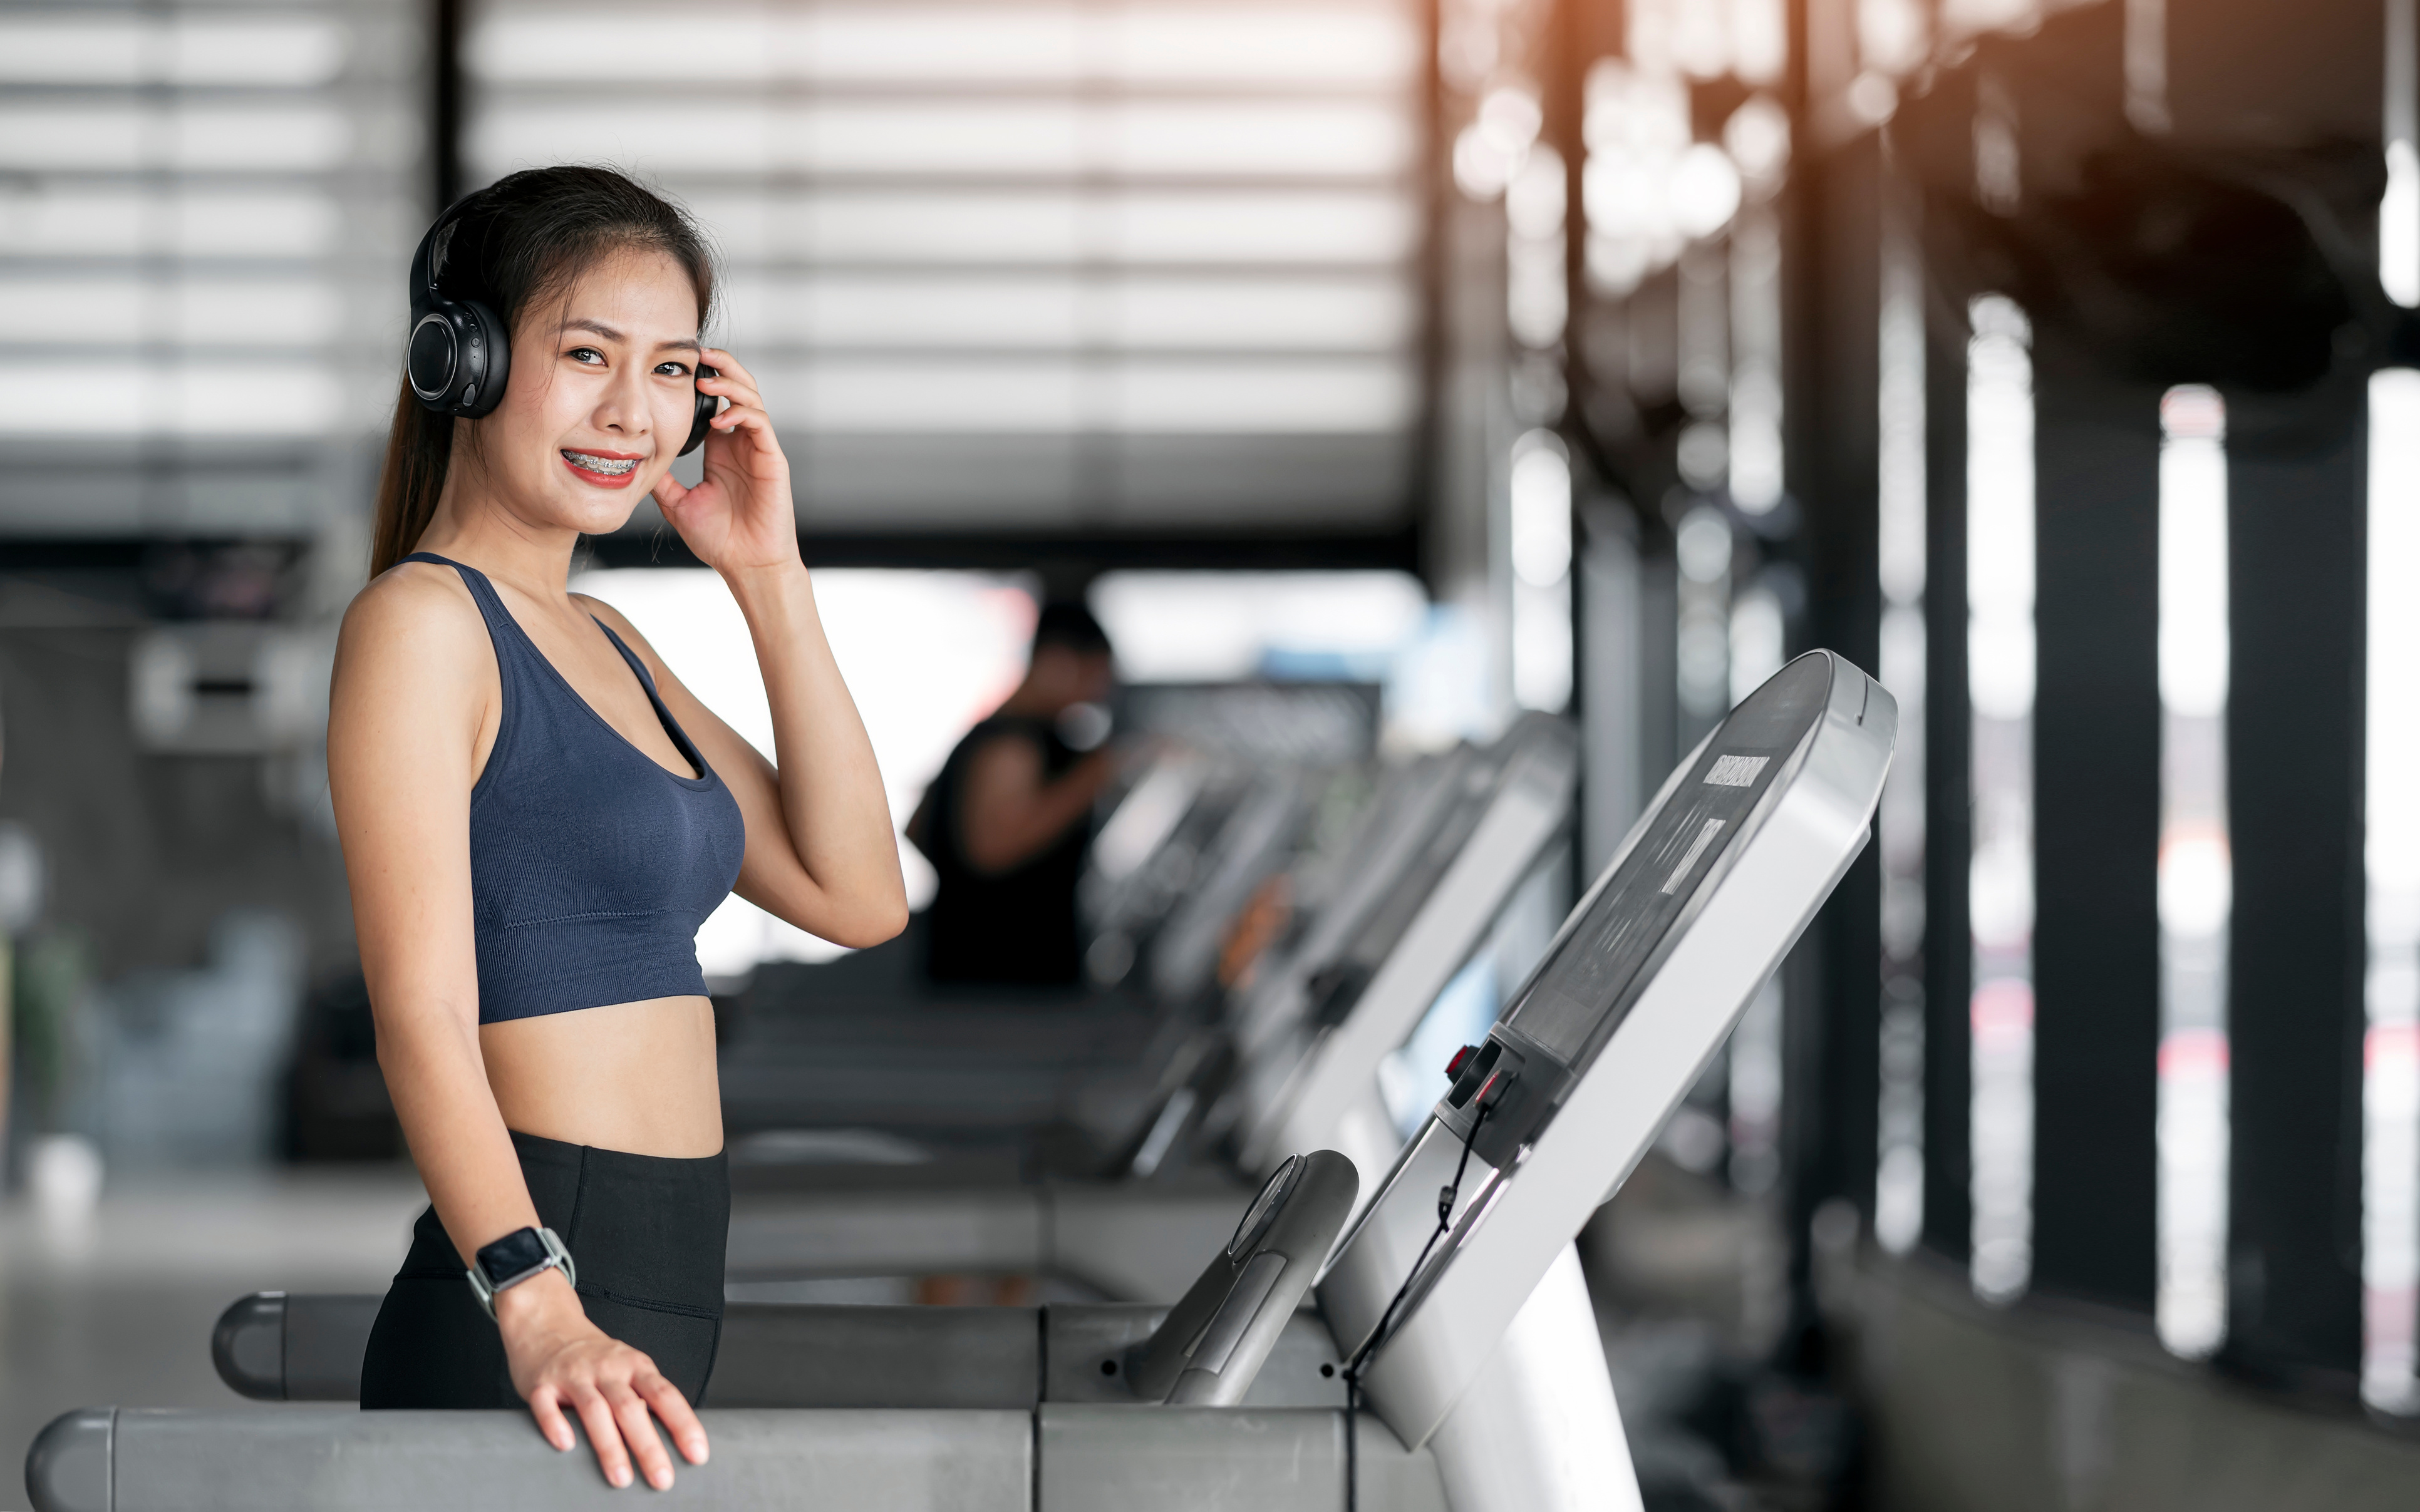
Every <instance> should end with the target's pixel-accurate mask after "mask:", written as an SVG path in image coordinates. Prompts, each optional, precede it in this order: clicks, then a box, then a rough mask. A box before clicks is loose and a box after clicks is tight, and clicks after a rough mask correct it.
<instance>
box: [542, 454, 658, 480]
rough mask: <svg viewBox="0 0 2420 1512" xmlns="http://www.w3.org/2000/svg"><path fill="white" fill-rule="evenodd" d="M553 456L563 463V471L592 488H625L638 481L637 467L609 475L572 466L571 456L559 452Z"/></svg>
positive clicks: (617, 459)
mask: <svg viewBox="0 0 2420 1512" xmlns="http://www.w3.org/2000/svg"><path fill="white" fill-rule="evenodd" d="M585 455H590V456H602V455H605V454H603V453H601V452H590V453H587V454H585ZM555 456H556V458H557V460H559V461H561V462H562V463H563V471H566V472H568V473H570V474H571V475H572V476H573V477H575V478H578V479H579V480H580V481H581V482H582V483H584V484H586V485H588V486H590V487H592V488H627V487H628V486H630V485H632V484H633V483H636V482H638V481H639V470H638V469H637V468H632V469H631V470H630V471H628V472H625V473H623V474H621V475H620V476H619V477H611V476H608V475H607V474H605V473H602V472H591V471H588V470H587V469H586V468H583V467H574V466H573V465H572V462H571V458H569V457H567V456H565V455H563V454H562V453H560V452H558V453H556V454H555ZM613 460H614V461H617V462H618V461H622V460H624V459H623V458H621V457H614V458H613Z"/></svg>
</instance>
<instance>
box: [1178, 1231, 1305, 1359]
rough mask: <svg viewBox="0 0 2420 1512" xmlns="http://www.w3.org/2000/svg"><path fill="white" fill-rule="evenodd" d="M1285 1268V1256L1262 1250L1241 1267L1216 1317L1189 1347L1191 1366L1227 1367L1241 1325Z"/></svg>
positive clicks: (1241, 1331)
mask: <svg viewBox="0 0 2420 1512" xmlns="http://www.w3.org/2000/svg"><path fill="white" fill-rule="evenodd" d="M1285 1268H1286V1259H1285V1257H1284V1256H1282V1255H1272V1254H1269V1253H1268V1252H1267V1251H1265V1250H1264V1251H1262V1252H1261V1253H1260V1254H1258V1255H1255V1256H1253V1257H1252V1263H1251V1264H1249V1265H1247V1266H1245V1267H1244V1273H1243V1274H1242V1275H1240V1276H1238V1277H1236V1278H1235V1288H1234V1289H1233V1291H1230V1292H1228V1293H1227V1301H1226V1303H1225V1304H1224V1305H1222V1306H1221V1307H1219V1309H1218V1317H1216V1318H1213V1319H1210V1328H1209V1331H1208V1332H1207V1333H1205V1334H1203V1335H1202V1342H1201V1343H1199V1344H1197V1345H1195V1346H1194V1347H1193V1365H1192V1368H1194V1369H1196V1370H1208V1371H1211V1372H1214V1373H1215V1372H1217V1371H1220V1370H1224V1369H1226V1368H1227V1357H1228V1356H1229V1355H1231V1354H1233V1353H1234V1352H1235V1346H1236V1344H1237V1343H1239V1342H1240V1341H1241V1340H1242V1339H1243V1337H1244V1330H1245V1328H1246V1327H1248V1326H1249V1324H1250V1323H1251V1321H1252V1317H1253V1315H1254V1314H1256V1313H1258V1312H1259V1311H1260V1310H1261V1304H1262V1303H1264V1302H1266V1301H1267V1300H1268V1296H1269V1288H1271V1287H1274V1286H1276V1285H1277V1284H1278V1277H1279V1275H1280V1274H1281V1273H1283V1272H1284V1270H1285Z"/></svg>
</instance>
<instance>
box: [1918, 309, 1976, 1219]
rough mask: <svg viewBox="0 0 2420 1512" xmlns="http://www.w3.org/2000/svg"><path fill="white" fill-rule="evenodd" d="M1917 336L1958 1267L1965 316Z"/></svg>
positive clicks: (1952, 1214)
mask: <svg viewBox="0 0 2420 1512" xmlns="http://www.w3.org/2000/svg"><path fill="white" fill-rule="evenodd" d="M1925 332H1926V339H1925V355H1924V428H1925V442H1924V467H1925V489H1926V495H1927V497H1926V508H1925V515H1926V522H1925V547H1926V553H1927V559H1928V560H1927V562H1926V565H1925V590H1924V620H1925V629H1924V634H1925V641H1924V645H1925V705H1924V714H1925V729H1924V741H1925V780H1926V788H1927V791H1926V794H1925V805H1924V808H1925V816H1924V854H1925V861H1924V1243H1925V1245H1926V1247H1927V1248H1929V1249H1931V1250H1932V1251H1933V1252H1934V1253H1935V1254H1938V1255H1942V1256H1946V1257H1948V1258H1950V1259H1954V1260H1958V1261H1961V1262H1962V1261H1964V1260H1965V1259H1966V1257H1967V1253H1968V1251H1969V1249H1970V1248H1971V1246H1972V1242H1973V1239H1974V1228H1975V1215H1974V1196H1973V1190H1972V1185H1971V1183H1972V1181H1973V1179H1974V1166H1973V1152H1972V1149H1971V1140H1970V1135H1971V1134H1972V1129H1971V1124H1972V1121H1973V1117H1974V1102H1975V1092H1974V1060H1973V1056H1974V1050H1973V1042H1972V1040H1971V1038H1970V1035H1969V1030H1970V1028H1971V1026H1970V1024H1969V1022H1968V1011H1969V1010H1968V1000H1969V999H1970V998H1971V997H1972V996H1973V995H1974V990H1975V983H1974V966H1975V959H1974V958H1975V952H1974V947H1973V944H1972V942H1971V936H1970V935H1969V933H1968V929H1967V922H1966V873H1967V863H1968V859H1969V858H1970V857H1971V856H1973V855H1974V850H1975V841H1974V816H1973V814H1972V812H1971V811H1970V809H1969V805H1970V804H1971V803H1972V802H1973V801H1974V799H1973V792H1972V779H1973V766H1972V764H1971V763H1972V756H1971V753H1970V751H1969V749H1968V746H1969V743H1970V738H1971V735H1972V727H1971V724H1970V721H1971V719H1972V717H1973V716H1972V714H1971V712H1970V711H1969V710H1968V708H1967V705H1966V326H1965V320H1964V318H1963V312H1962V311H1958V310H1954V309H1949V308H1947V307H1945V308H1941V309H1930V308H1929V309H1928V311H1927V313H1926V318H1925Z"/></svg>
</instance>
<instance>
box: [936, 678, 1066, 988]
mask: <svg viewBox="0 0 2420 1512" xmlns="http://www.w3.org/2000/svg"><path fill="white" fill-rule="evenodd" d="M993 740H1026V741H1031V742H1032V743H1033V745H1035V746H1036V747H1038V748H1040V749H1041V752H1042V772H1043V779H1044V780H1045V781H1049V780H1052V779H1056V778H1058V777H1059V776H1060V774H1062V773H1063V772H1065V771H1066V770H1067V768H1069V767H1070V766H1073V765H1074V764H1076V763H1077V762H1078V760H1080V759H1081V758H1080V757H1079V756H1078V752H1077V751H1076V749H1075V748H1073V747H1071V746H1069V745H1068V744H1067V743H1066V742H1065V741H1063V740H1062V739H1060V738H1059V732H1058V729H1057V727H1056V726H1055V725H1053V724H1051V723H1050V722H1049V721H1047V720H1043V719H1032V718H1023V717H1015V716H1001V717H994V718H990V719H985V721H984V722H983V723H981V724H979V725H977V726H975V727H974V728H973V729H972V730H970V731H968V732H967V734H966V738H965V739H963V740H961V741H959V742H958V744H957V748H956V749H954V750H953V751H951V752H950V759H949V760H948V761H947V762H946V763H944V764H942V766H941V774H940V776H939V777H937V778H935V779H933V803H932V807H931V809H930V810H927V812H926V814H925V825H926V826H927V827H926V829H925V832H924V838H925V840H926V841H929V842H930V843H929V848H928V849H927V851H926V856H927V857H928V858H929V859H930V860H931V861H932V863H933V870H934V871H935V872H939V875H940V887H939V891H937V892H936V893H935V894H934V896H933V906H932V907H931V908H930V909H928V910H926V912H925V915H924V931H925V934H924V937H925V964H926V970H927V971H928V972H929V973H930V974H931V976H932V978H933V980H936V981H998V982H1024V983H1069V982H1073V981H1075V980H1076V979H1077V976H1078V970H1079V968H1080V966H1081V964H1082V957H1083V952H1082V950H1081V949H1080V948H1079V945H1078V939H1077V930H1076V884H1077V881H1078V878H1080V877H1081V876H1082V875H1083V871H1084V855H1085V852H1086V851H1087V850H1088V849H1090V847H1091V845H1092V843H1093V825H1092V820H1091V819H1090V817H1089V816H1087V817H1085V818H1082V819H1078V821H1077V822H1076V823H1074V824H1072V825H1068V826H1067V831H1066V833H1065V834H1063V835H1061V836H1060V837H1059V838H1058V839H1057V840H1054V841H1051V842H1050V843H1049V844H1048V845H1047V846H1046V847H1045V848H1044V849H1043V850H1042V852H1041V853H1040V854H1039V855H1037V856H1032V857H1030V858H1028V859H1027V860H1026V861H1025V862H1024V863H1023V864H1021V865H1018V866H1016V867H1013V868H1011V869H1010V870H1008V871H1006V872H981V871H978V870H976V869H975V867H974V866H973V865H972V864H971V863H970V862H969V861H968V859H967V856H966V832H965V825H964V820H963V815H962V812H961V799H962V798H963V796H964V794H965V789H966V778H967V766H968V764H970V762H971V761H972V760H973V759H974V753H975V751H976V750H977V749H979V748H981V747H983V746H984V745H985V744H987V743H988V742H990V741H993Z"/></svg>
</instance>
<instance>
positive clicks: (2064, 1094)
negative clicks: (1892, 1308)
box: [2032, 335, 2160, 1311]
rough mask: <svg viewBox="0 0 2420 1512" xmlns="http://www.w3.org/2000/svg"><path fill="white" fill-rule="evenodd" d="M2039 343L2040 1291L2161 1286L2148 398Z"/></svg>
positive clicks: (2155, 503) (2154, 522)
mask: <svg viewBox="0 0 2420 1512" xmlns="http://www.w3.org/2000/svg"><path fill="white" fill-rule="evenodd" d="M2051 345H2052V344H2051V343H2050V342H2048V341H2046V340H2044V339H2042V338H2040V336H2039V335H2038V337H2037V341H2036V352H2037V354H2038V355H2037V358H2036V369H2035V370H2036V379H2035V394H2036V401H2035V406H2036V415H2037V419H2036V432H2035V459H2036V460H2035V468H2036V479H2035V483H2036V486H2035V501H2036V502H2035V506H2034V507H2035V522H2036V532H2037V534H2036V540H2037V543H2038V544H2037V567H2036V587H2035V615H2034V618H2035V626H2036V630H2035V634H2036V644H2037V646H2038V648H2039V649H2038V654H2037V655H2038V663H2037V664H2038V667H2039V672H2038V678H2037V684H2036V692H2035V696H2034V801H2035V810H2034V811H2035V820H2034V894H2035V921H2034V1110H2035V1111H2034V1261H2033V1280H2032V1286H2033V1288H2034V1289H2035V1290H2038V1291H2044V1292H2053V1293H2057V1294H2060V1295H2065V1296H2071V1297H2079V1298H2086V1299H2089V1300H2091V1301H2094V1302H2098V1303H2103V1304H2111V1305H2115V1306H2120V1307H2129V1308H2138V1309H2141V1310H2144V1311H2149V1309H2150V1306H2151V1303H2152V1295H2153V1290H2154V1287H2155V1284H2156V1276H2157V1249H2156V1242H2155V1216H2154V1215H2155V1213H2156V1211H2157V1200H2158V1193H2157V1176H2158V1152H2157V1145H2156V1119H2157V1113H2158V1086H2157V1075H2158V1070H2157V1068H2158V1062H2159V1046H2160V956H2159V915H2158V899H2157V886H2158V866H2159V841H2160V689H2159V653H2158V643H2159V497H2160V481H2159V461H2160V432H2159V408H2158V394H2157V393H2152V392H2147V391H2142V390H2135V389H2120V388H2117V387H2115V386H2113V385H2105V384H2102V383H2098V382H2095V381H2093V380H2092V379H2091V378H2089V377H2087V376H2086V375H2085V374H2084V373H2083V372H2082V371H2080V369H2081V368H2082V364H2081V363H2072V364H2070V363H2060V362H2059V361H2057V360H2056V356H2055V351H2050V352H2046V351H2045V348H2046V347H2051Z"/></svg>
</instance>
